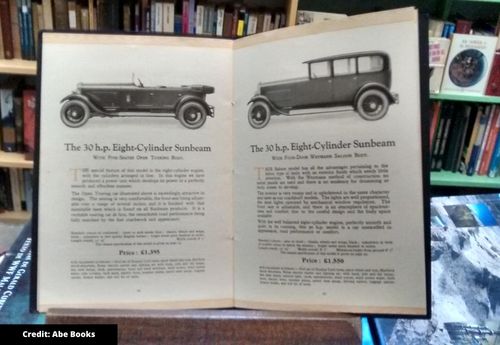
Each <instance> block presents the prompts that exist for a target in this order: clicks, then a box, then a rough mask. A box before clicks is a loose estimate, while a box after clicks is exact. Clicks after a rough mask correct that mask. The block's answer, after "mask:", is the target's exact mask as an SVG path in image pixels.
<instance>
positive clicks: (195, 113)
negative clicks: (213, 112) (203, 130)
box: [177, 102, 207, 129]
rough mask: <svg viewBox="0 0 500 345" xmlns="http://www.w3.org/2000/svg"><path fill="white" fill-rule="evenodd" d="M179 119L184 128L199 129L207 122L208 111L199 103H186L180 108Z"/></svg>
mask: <svg viewBox="0 0 500 345" xmlns="http://www.w3.org/2000/svg"><path fill="white" fill-rule="evenodd" d="M177 118H178V119H179V121H180V123H181V124H182V125H183V126H184V127H186V128H189V129H197V128H200V127H201V126H203V124H204V123H205V121H206V120H207V111H206V110H205V107H204V106H203V105H201V104H200V103H198V102H186V103H184V104H183V105H182V106H181V107H180V108H179V112H178V114H177Z"/></svg>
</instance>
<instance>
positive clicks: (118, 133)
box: [37, 33, 233, 310]
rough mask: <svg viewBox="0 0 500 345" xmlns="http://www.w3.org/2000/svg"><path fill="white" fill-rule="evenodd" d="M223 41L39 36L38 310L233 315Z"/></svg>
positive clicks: (228, 78)
mask: <svg viewBox="0 0 500 345" xmlns="http://www.w3.org/2000/svg"><path fill="white" fill-rule="evenodd" d="M231 65H232V42H231V41H226V40H211V39H194V38H183V39H179V38H175V37H165V36H163V37H160V36H143V35H134V36H127V35H115V36H110V35H83V34H51V33H49V34H44V35H43V55H42V65H41V67H42V76H41V97H40V99H41V104H40V109H41V114H40V117H41V120H40V155H39V163H40V164H39V193H38V222H37V228H38V308H39V309H40V310H46V309H47V308H51V307H59V308H62V307H64V308H68V307H83V308H85V307H89V308H90V307H93V308H96V307H99V308H186V307H224V306H231V305H232V304H233V300H232V297H233V291H232V290H233V276H232V272H233V263H232V255H233V250H232V218H231V217H232V200H231V198H232V190H231V186H232V177H231V174H232V165H231V156H232V149H231V135H232V126H231V116H232V112H231V99H232V85H231V83H232V75H231Z"/></svg>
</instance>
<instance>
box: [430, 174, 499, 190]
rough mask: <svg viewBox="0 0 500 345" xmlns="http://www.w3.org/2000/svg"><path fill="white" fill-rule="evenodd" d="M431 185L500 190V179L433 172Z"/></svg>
mask: <svg viewBox="0 0 500 345" xmlns="http://www.w3.org/2000/svg"><path fill="white" fill-rule="evenodd" d="M431 185H433V186H448V187H473V188H497V189H498V188H500V177H487V176H476V175H475V176H467V175H465V174H460V173H452V172H449V171H440V172H431Z"/></svg>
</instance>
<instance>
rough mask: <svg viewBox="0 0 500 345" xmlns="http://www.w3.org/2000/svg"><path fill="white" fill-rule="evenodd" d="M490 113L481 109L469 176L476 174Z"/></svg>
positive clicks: (469, 166) (468, 168)
mask: <svg viewBox="0 0 500 345" xmlns="http://www.w3.org/2000/svg"><path fill="white" fill-rule="evenodd" d="M489 115H490V114H489V113H488V112H487V111H481V115H480V116H481V117H480V118H479V130H478V133H477V137H476V140H475V142H474V146H473V147H472V153H471V157H470V161H469V165H468V166H467V175H469V176H472V175H474V172H475V169H476V163H477V161H478V159H479V155H480V153H481V147H482V144H483V139H484V136H485V133H486V126H487V125H488V120H489Z"/></svg>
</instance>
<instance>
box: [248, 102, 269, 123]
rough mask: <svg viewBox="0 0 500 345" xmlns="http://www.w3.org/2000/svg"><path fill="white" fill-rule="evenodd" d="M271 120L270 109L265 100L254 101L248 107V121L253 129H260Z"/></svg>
mask: <svg viewBox="0 0 500 345" xmlns="http://www.w3.org/2000/svg"><path fill="white" fill-rule="evenodd" d="M269 120H271V109H270V108H269V105H268V104H267V103H266V102H263V101H257V102H254V103H253V104H252V105H251V106H250V109H248V122H249V123H250V126H252V127H253V128H255V129H261V128H264V127H266V126H267V124H268V123H269Z"/></svg>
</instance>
